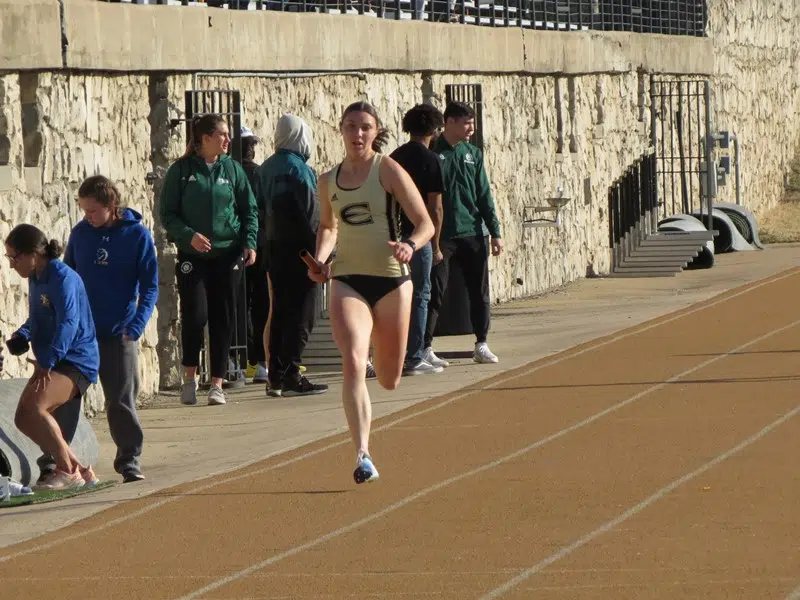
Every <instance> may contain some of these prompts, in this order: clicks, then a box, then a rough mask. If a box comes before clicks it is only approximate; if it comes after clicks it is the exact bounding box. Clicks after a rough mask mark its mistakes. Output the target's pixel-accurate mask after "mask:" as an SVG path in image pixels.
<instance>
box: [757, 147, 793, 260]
mask: <svg viewBox="0 0 800 600" xmlns="http://www.w3.org/2000/svg"><path fill="white" fill-rule="evenodd" d="M758 233H759V237H760V238H761V241H762V242H764V243H765V244H787V243H790V242H800V148H798V152H797V153H796V154H795V157H794V160H793V161H792V163H791V165H790V172H789V177H787V179H786V187H785V189H784V193H783V198H781V201H780V202H778V204H777V205H776V206H775V207H774V208H772V209H771V210H770V211H769V212H767V213H766V214H764V215H763V216H762V217H761V218H760V219H759V220H758Z"/></svg>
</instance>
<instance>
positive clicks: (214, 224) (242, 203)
mask: <svg viewBox="0 0 800 600" xmlns="http://www.w3.org/2000/svg"><path fill="white" fill-rule="evenodd" d="M159 216H160V218H161V224H162V225H163V227H164V229H166V230H167V234H168V237H169V239H170V240H171V241H173V242H174V243H175V244H176V245H177V246H178V249H179V250H181V251H183V252H186V253H187V254H193V255H197V256H216V255H219V254H224V253H225V251H226V250H228V249H229V248H231V247H233V246H237V245H238V246H241V248H242V249H244V248H251V249H253V250H255V249H256V242H257V237H258V208H257V206H256V200H255V197H254V196H253V192H252V190H251V189H250V183H249V182H248V180H247V175H246V174H245V172H244V169H243V168H242V166H241V165H240V164H239V163H237V162H236V161H235V160H233V159H232V158H231V157H230V156H228V155H227V154H225V155H222V156H220V157H219V159H218V160H217V162H216V163H214V164H213V165H212V166H211V167H210V168H209V166H208V165H207V164H206V163H205V161H204V160H203V159H202V158H200V157H198V156H195V155H189V156H185V157H182V158H179V159H178V160H176V161H175V162H174V163H172V165H171V166H170V168H169V169H168V170H167V174H166V177H165V178H164V186H163V187H162V188H161V197H160V208H159ZM195 233H200V234H202V235H204V236H206V237H207V238H208V239H209V240H211V252H209V253H207V254H200V253H199V252H197V251H196V250H195V249H194V248H192V246H191V241H192V236H194V234H195Z"/></svg>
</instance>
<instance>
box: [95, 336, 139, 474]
mask: <svg viewBox="0 0 800 600" xmlns="http://www.w3.org/2000/svg"><path fill="white" fill-rule="evenodd" d="M97 345H98V346H99V347H100V373H99V375H100V384H101V385H102V386H103V393H104V394H105V397H106V417H107V418H108V427H109V429H110V430H111V439H113V440H114V443H115V444H116V445H117V456H116V458H115V459H114V470H115V471H116V472H117V473H124V472H125V471H126V470H129V469H135V470H138V469H139V456H141V454H142V443H143V442H144V433H143V432H142V425H141V424H140V423H139V417H137V416H136V397H137V396H138V395H139V348H138V346H137V343H136V342H127V341H125V340H123V339H122V337H116V338H109V339H103V340H100V339H98V340H97Z"/></svg>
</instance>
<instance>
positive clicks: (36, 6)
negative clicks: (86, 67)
mask: <svg viewBox="0 0 800 600" xmlns="http://www.w3.org/2000/svg"><path fill="white" fill-rule="evenodd" d="M61 66H62V65H61V16H60V14H59V8H58V0H25V1H24V2H20V0H0V71H18V70H24V69H59V68H61Z"/></svg>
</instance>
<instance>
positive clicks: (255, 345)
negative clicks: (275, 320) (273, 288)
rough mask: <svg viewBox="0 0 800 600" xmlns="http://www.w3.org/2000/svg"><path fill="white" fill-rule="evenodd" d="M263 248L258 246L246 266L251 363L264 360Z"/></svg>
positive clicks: (266, 292)
mask: <svg viewBox="0 0 800 600" xmlns="http://www.w3.org/2000/svg"><path fill="white" fill-rule="evenodd" d="M264 253H265V249H264V248H259V250H258V256H257V258H256V262H255V264H253V265H252V266H250V267H247V274H246V280H247V284H246V286H245V289H246V293H247V315H248V319H247V358H248V360H249V361H250V363H251V364H256V363H260V362H264V361H265V360H266V356H265V354H264V329H265V328H266V326H267V318H268V317H269V287H268V285H267V261H266V260H265V259H264V256H263V254H264Z"/></svg>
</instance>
